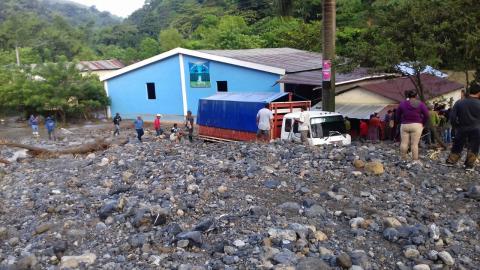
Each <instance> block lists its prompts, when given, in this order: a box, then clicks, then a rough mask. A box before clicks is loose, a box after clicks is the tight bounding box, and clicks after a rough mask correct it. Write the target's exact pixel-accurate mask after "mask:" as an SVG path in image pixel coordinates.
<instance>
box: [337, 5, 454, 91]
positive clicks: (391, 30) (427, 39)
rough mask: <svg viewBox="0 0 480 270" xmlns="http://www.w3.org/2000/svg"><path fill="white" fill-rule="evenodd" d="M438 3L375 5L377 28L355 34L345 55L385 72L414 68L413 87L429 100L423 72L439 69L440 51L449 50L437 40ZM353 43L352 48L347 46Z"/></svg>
mask: <svg viewBox="0 0 480 270" xmlns="http://www.w3.org/2000/svg"><path fill="white" fill-rule="evenodd" d="M432 1H435V0H415V1H411V0H392V1H378V2H377V3H376V5H375V16H374V24H373V25H372V26H370V27H369V28H368V29H367V30H365V31H360V32H357V33H355V35H358V38H355V39H352V41H351V42H347V44H345V47H344V48H343V50H344V51H343V52H347V53H348V52H349V53H351V55H345V56H347V57H351V58H353V59H356V60H359V61H358V62H360V63H363V64H368V65H369V66H372V67H376V68H379V69H382V70H390V71H393V70H396V71H399V70H398V69H397V68H396V67H397V65H398V64H399V63H401V62H407V63H409V64H410V65H411V67H412V68H413V70H414V71H415V72H414V75H413V76H410V78H412V83H413V84H414V85H415V87H416V89H417V92H418V95H419V96H420V98H421V99H422V100H425V99H426V98H427V96H426V95H427V94H428V93H425V91H424V87H423V84H422V80H421V76H420V74H421V72H422V71H423V70H424V69H425V67H426V66H427V65H430V66H434V67H438V66H439V65H440V63H441V61H442V59H441V57H440V51H441V50H442V48H444V47H445V46H446V44H445V43H441V42H439V41H438V40H437V38H436V31H435V24H436V18H437V17H436V15H435V11H434V9H432V8H431V7H432V4H433V2H432ZM348 43H350V44H348Z"/></svg>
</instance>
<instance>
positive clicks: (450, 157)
mask: <svg viewBox="0 0 480 270" xmlns="http://www.w3.org/2000/svg"><path fill="white" fill-rule="evenodd" d="M459 159H460V155H459V154H455V153H450V155H448V158H447V160H446V162H447V164H450V165H454V164H456V163H457V162H458V160H459Z"/></svg>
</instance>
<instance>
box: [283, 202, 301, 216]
mask: <svg viewBox="0 0 480 270" xmlns="http://www.w3.org/2000/svg"><path fill="white" fill-rule="evenodd" d="M278 208H280V209H281V210H282V211H283V212H285V213H288V214H298V212H299V211H300V208H301V206H300V204H298V203H296V202H285V203H282V204H281V205H279V206H278Z"/></svg>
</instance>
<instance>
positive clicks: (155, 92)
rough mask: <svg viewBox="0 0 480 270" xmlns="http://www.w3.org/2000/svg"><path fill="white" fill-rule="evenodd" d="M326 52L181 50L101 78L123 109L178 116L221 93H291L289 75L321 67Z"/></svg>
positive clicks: (129, 113)
mask: <svg viewBox="0 0 480 270" xmlns="http://www.w3.org/2000/svg"><path fill="white" fill-rule="evenodd" d="M321 66H322V57H321V54H317V53H310V52H305V51H301V50H295V49H290V48H278V49H249V50H206V51H194V50H187V49H183V48H176V49H173V50H171V51H168V52H165V53H162V54H159V55H157V56H154V57H152V58H149V59H146V60H143V61H141V62H138V63H135V64H133V65H130V66H127V67H125V68H122V69H120V70H118V71H115V72H113V73H111V74H109V75H106V76H103V77H101V80H102V81H103V82H104V86H105V91H106V92H107V95H108V96H109V97H110V99H111V107H110V108H109V116H111V114H112V113H116V112H119V113H120V114H121V115H122V117H124V118H127V119H133V118H135V117H136V116H138V115H140V116H142V117H144V118H145V119H147V120H150V119H152V118H153V117H154V115H155V114H157V113H160V114H162V115H164V116H166V118H167V119H168V118H171V119H175V117H177V118H178V117H179V116H183V115H185V114H186V113H187V111H188V110H191V111H192V112H193V114H196V113H197V107H198V101H199V100H200V99H201V98H205V97H208V96H211V95H214V94H216V93H219V92H220V93H221V92H233V93H246V92H272V93H280V92H284V91H285V85H284V84H283V83H282V82H280V79H282V77H284V75H285V74H287V73H299V72H300V73H301V72H303V71H311V70H319V69H321Z"/></svg>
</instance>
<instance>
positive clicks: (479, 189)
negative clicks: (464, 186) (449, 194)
mask: <svg viewBox="0 0 480 270" xmlns="http://www.w3.org/2000/svg"><path fill="white" fill-rule="evenodd" d="M467 196H468V197H469V198H472V199H475V200H480V185H473V186H471V187H470V188H469V189H468V192H467Z"/></svg>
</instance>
